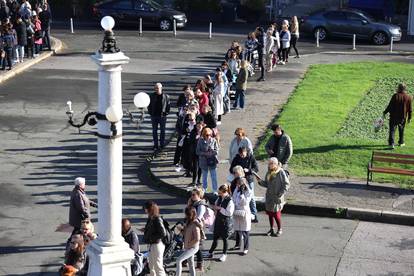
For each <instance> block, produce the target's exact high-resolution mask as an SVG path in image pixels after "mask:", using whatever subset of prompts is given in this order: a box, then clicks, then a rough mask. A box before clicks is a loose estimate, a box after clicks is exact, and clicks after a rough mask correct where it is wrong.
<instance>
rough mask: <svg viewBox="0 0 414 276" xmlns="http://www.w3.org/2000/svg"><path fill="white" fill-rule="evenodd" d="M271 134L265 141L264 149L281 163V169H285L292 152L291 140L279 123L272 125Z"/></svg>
mask: <svg viewBox="0 0 414 276" xmlns="http://www.w3.org/2000/svg"><path fill="white" fill-rule="evenodd" d="M271 129H272V130H273V135H272V136H271V137H270V139H269V141H268V142H267V143H266V146H265V149H266V152H267V154H268V155H269V158H270V157H276V158H277V160H279V162H280V163H282V166H283V169H287V166H288V163H289V160H290V158H291V157H292V154H293V145H292V140H291V139H290V137H289V135H287V134H286V133H285V132H284V131H283V129H282V127H281V126H280V125H277V124H275V125H273V126H272V128H271Z"/></svg>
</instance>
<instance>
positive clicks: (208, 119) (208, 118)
mask: <svg viewBox="0 0 414 276" xmlns="http://www.w3.org/2000/svg"><path fill="white" fill-rule="evenodd" d="M201 116H202V117H203V122H204V123H205V124H206V127H208V128H211V129H214V128H216V127H217V122H216V118H214V115H213V113H211V112H208V113H207V114H201Z"/></svg>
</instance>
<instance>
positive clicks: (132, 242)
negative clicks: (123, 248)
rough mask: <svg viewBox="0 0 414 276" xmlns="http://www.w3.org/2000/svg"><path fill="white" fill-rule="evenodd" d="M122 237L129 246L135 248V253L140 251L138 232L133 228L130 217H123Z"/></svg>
mask: <svg viewBox="0 0 414 276" xmlns="http://www.w3.org/2000/svg"><path fill="white" fill-rule="evenodd" d="M122 237H124V239H125V242H126V243H127V244H129V248H131V249H132V250H134V253H139V252H140V250H139V239H138V235H137V233H136V232H135V231H134V230H133V229H132V227H131V222H130V221H129V219H126V218H124V219H122Z"/></svg>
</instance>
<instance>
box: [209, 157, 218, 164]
mask: <svg viewBox="0 0 414 276" xmlns="http://www.w3.org/2000/svg"><path fill="white" fill-rule="evenodd" d="M217 163H218V160H217V157H216V156H209V157H207V166H209V167H213V166H215V165H217Z"/></svg>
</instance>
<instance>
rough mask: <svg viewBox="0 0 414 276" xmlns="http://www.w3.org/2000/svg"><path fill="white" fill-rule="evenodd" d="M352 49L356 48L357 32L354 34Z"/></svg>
mask: <svg viewBox="0 0 414 276" xmlns="http://www.w3.org/2000/svg"><path fill="white" fill-rule="evenodd" d="M352 50H354V51H355V50H356V34H354V36H353V39H352Z"/></svg>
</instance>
